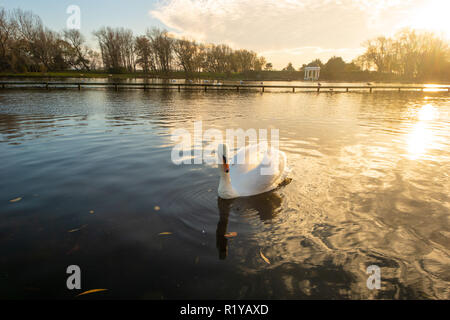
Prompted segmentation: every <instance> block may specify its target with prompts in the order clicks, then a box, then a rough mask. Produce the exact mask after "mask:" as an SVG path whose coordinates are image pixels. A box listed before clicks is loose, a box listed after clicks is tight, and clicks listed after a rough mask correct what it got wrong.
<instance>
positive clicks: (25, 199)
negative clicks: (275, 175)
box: [0, 89, 450, 299]
mask: <svg viewBox="0 0 450 320" xmlns="http://www.w3.org/2000/svg"><path fill="white" fill-rule="evenodd" d="M449 114H450V96H449V94H448V93H446V92H425V93H423V92H400V93H399V92H374V93H372V94H369V93H367V92H350V93H336V92H334V93H331V92H330V93H320V94H317V93H313V92H311V93H304V92H302V93H296V94H293V93H283V92H266V93H264V94H261V93H259V92H256V91H255V92H250V91H249V92H244V91H241V92H234V91H211V92H202V91H182V92H176V91H162V90H152V91H148V92H144V91H140V90H135V91H133V90H130V91H119V92H114V91H112V90H95V89H93V90H82V91H77V90H52V91H50V92H47V91H39V90H35V91H32V90H30V91H21V90H3V91H0V179H1V180H0V181H1V182H0V283H1V285H0V297H1V298H73V297H74V296H75V295H76V294H78V293H80V292H81V291H86V290H90V289H99V288H104V289H108V291H106V292H102V293H97V294H92V295H90V296H89V297H90V298H140V299H141V298H144V299H190V298H192V299H197V298H200V299H201V298H208V299H216V298H218V299H221V298H227V299H259V298H263V299H266V298H267V299H312V298H320V299H361V298H362V299H370V298H388V299H405V298H408V299H424V298H427V299H435V298H441V299H448V298H449V283H450V257H449V254H450V228H449V225H450V224H449V218H450V199H449V190H450V179H449V173H450V129H449V125H450V115H449ZM198 120H202V121H203V130H207V129H210V128H215V129H219V130H221V131H223V132H225V130H226V129H237V128H242V129H244V130H247V129H250V128H254V129H279V134H280V149H281V150H282V151H284V152H285V153H286V154H287V157H288V164H289V167H290V168H291V170H292V171H291V178H292V181H291V182H290V183H289V184H286V185H284V186H282V187H280V188H279V189H278V190H276V191H274V192H271V193H268V194H264V195H260V196H256V197H251V198H242V199H237V200H231V201H224V200H219V199H218V197H217V187H218V182H219V176H218V169H217V168H216V167H214V166H211V165H206V164H204V165H180V166H177V165H175V164H174V163H173V162H172V161H171V152H172V148H173V146H174V141H172V140H171V132H172V130H174V129H177V128H185V129H187V130H189V131H192V130H193V125H194V122H195V121H198ZM206 143H207V141H205V144H206ZM228 232H236V233H237V236H236V237H233V238H226V237H224V235H225V234H227V233H228ZM263 256H264V257H265V258H266V259H267V260H268V261H270V264H268V263H267V262H266V261H265V260H264V259H263ZM69 265H78V266H80V268H81V272H82V290H81V291H69V290H68V289H67V288H66V279H67V277H68V276H69V275H68V274H66V269H67V267H68V266H69ZM371 265H376V266H378V267H379V268H380V272H381V274H380V275H381V289H380V290H369V289H368V287H367V284H366V281H367V279H368V277H369V276H370V275H369V274H367V273H366V271H367V267H369V266H371Z"/></svg>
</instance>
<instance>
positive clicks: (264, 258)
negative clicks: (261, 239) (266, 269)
mask: <svg viewBox="0 0 450 320" xmlns="http://www.w3.org/2000/svg"><path fill="white" fill-rule="evenodd" d="M259 254H260V255H261V258H263V260H264V261H265V262H266V263H267V264H270V260H269V259H267V258H266V256H265V255H264V254H263V253H262V251H261V250H260V251H259Z"/></svg>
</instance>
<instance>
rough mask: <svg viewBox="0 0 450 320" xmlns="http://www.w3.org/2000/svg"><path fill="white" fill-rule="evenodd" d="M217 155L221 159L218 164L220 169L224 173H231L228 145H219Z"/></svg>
mask: <svg viewBox="0 0 450 320" xmlns="http://www.w3.org/2000/svg"><path fill="white" fill-rule="evenodd" d="M217 155H218V157H219V159H218V161H219V162H218V164H219V169H220V170H221V172H223V173H230V161H229V158H228V146H227V145H226V144H222V143H221V144H219V146H218V149H217Z"/></svg>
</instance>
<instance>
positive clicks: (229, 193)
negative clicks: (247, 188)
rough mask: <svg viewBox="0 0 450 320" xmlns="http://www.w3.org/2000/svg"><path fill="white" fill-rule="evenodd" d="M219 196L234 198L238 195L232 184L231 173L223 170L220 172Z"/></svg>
mask: <svg viewBox="0 0 450 320" xmlns="http://www.w3.org/2000/svg"><path fill="white" fill-rule="evenodd" d="M219 197H221V198H222V199H233V198H236V197H237V193H236V191H235V190H234V189H233V186H232V185H231V177H230V174H228V173H225V172H224V171H223V170H221V172H220V183H219Z"/></svg>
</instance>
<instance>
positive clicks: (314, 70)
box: [305, 67, 320, 81]
mask: <svg viewBox="0 0 450 320" xmlns="http://www.w3.org/2000/svg"><path fill="white" fill-rule="evenodd" d="M319 76H320V67H305V80H312V81H317V80H319Z"/></svg>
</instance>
